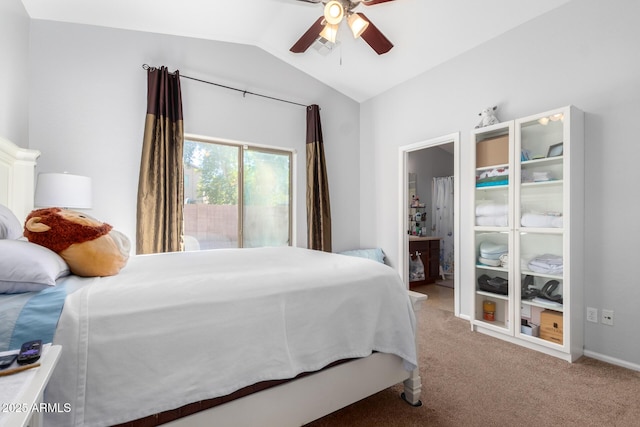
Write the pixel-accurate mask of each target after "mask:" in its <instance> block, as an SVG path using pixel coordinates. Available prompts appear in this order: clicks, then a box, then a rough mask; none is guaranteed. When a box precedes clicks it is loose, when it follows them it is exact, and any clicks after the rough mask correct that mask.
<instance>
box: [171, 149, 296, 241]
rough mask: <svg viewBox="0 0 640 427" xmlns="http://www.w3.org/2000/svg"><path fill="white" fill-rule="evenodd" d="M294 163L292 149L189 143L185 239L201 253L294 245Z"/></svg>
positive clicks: (187, 152) (186, 157)
mask: <svg viewBox="0 0 640 427" xmlns="http://www.w3.org/2000/svg"><path fill="white" fill-rule="evenodd" d="M291 164H292V153H291V152H290V151H285V150H278V149H272V148H263V147H252V146H247V145H237V144H231V143H226V142H225V143H222V142H216V141H213V140H204V139H195V138H187V139H185V143H184V197H185V206H184V234H185V236H190V237H193V238H195V239H196V240H198V243H199V246H200V249H218V248H236V247H244V248H251V247H261V246H284V245H290V244H291V230H292V221H291V215H292V214H291V213H292V206H291V200H292V190H291V182H292V178H291V177H292V172H291Z"/></svg>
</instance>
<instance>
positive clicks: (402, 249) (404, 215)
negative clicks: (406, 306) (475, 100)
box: [398, 132, 461, 317]
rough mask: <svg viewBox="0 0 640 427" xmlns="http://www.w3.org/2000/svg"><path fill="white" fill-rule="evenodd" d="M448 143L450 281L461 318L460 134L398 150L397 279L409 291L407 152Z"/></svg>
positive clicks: (428, 140) (455, 304)
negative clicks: (451, 177)
mask: <svg viewBox="0 0 640 427" xmlns="http://www.w3.org/2000/svg"><path fill="white" fill-rule="evenodd" d="M449 143H453V175H454V183H453V188H454V190H453V191H454V193H455V194H454V207H453V216H454V221H453V234H454V236H455V238H454V248H453V254H454V255H453V258H454V263H455V268H454V271H453V280H454V284H455V285H454V288H453V305H454V314H455V316H456V317H460V288H461V283H460V268H461V264H460V132H455V133H450V134H448V135H443V136H440V137H437V138H431V139H427V140H425V141H420V142H416V143H413V144H409V145H404V146H401V147H399V150H398V158H399V168H398V170H399V171H400V176H399V179H398V182H399V186H400V191H399V192H398V194H399V195H400V197H399V198H400V203H399V209H398V215H399V221H398V224H400V233H399V236H400V238H399V239H398V265H399V266H400V268H401V271H400V277H402V281H403V282H404V283H405V286H406V287H407V289H409V278H408V274H409V257H408V253H409V251H408V250H407V248H408V247H409V236H408V234H407V230H408V229H409V220H408V218H409V196H408V195H407V187H408V185H409V177H408V175H409V173H408V171H407V163H408V159H409V153H411V152H413V151H418V150H422V149H425V148H433V147H437V146H438V145H443V144H449Z"/></svg>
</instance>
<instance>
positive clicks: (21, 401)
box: [0, 345, 62, 427]
mask: <svg viewBox="0 0 640 427" xmlns="http://www.w3.org/2000/svg"><path fill="white" fill-rule="evenodd" d="M61 350H62V347H61V346H59V345H47V346H45V347H44V348H43V352H42V356H41V357H40V360H39V361H38V362H40V366H39V367H37V368H33V369H29V370H26V371H23V372H18V373H16V374H13V375H8V376H6V377H0V389H3V395H4V393H5V392H6V393H7V395H10V396H12V398H13V401H12V402H11V401H10V402H6V401H4V400H3V401H0V405H2V407H1V408H0V427H27V426H28V427H42V425H43V424H42V415H43V414H44V411H43V410H40V411H37V412H33V413H32V412H31V408H33V406H34V405H39V404H40V403H42V396H43V393H44V389H45V387H46V386H47V383H48V382H49V378H51V373H52V372H53V370H54V368H55V367H56V365H57V364H58V359H59V358H60V351H61ZM14 363H15V362H14ZM12 367H13V366H12ZM20 379H22V381H20ZM25 381H26V384H25ZM18 394H19V395H18ZM39 408H40V409H46V408H42V407H39Z"/></svg>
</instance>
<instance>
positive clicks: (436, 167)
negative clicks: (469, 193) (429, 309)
mask: <svg viewBox="0 0 640 427" xmlns="http://www.w3.org/2000/svg"><path fill="white" fill-rule="evenodd" d="M459 145H460V137H459V133H455V134H449V135H445V136H442V137H440V138H434V139H430V140H426V141H421V142H418V143H416V144H411V145H407V146H403V147H400V162H401V164H400V168H399V169H400V171H401V178H400V181H401V192H400V193H401V202H400V203H401V209H400V212H401V216H402V217H401V220H400V223H401V227H402V228H401V237H400V251H399V253H400V261H401V263H400V265H402V266H404V267H403V269H402V272H403V274H402V276H403V279H404V281H405V284H407V287H408V288H410V289H412V290H414V291H417V292H423V293H426V294H427V295H429V297H430V299H431V300H432V301H430V303H435V304H436V305H438V306H439V307H440V308H442V309H445V310H448V311H452V312H454V313H455V315H456V316H458V315H459V313H460V296H459V290H460V286H459V283H458V280H457V276H458V275H457V271H456V270H457V269H456V266H457V265H459V260H458V253H459V250H458V249H459V248H458V246H459V245H458V242H459V236H458V230H459V217H460V215H459V214H458V206H459V194H460V192H459V190H458V188H459V182H458V181H459V179H458V176H459V160H458V159H459V157H458V156H459ZM436 300H437V301H436Z"/></svg>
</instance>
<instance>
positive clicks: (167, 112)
mask: <svg viewBox="0 0 640 427" xmlns="http://www.w3.org/2000/svg"><path fill="white" fill-rule="evenodd" d="M147 85H148V91H147V116H146V121H145V127H144V139H143V145H142V157H141V160H140V179H139V182H138V213H137V220H138V226H137V236H136V251H137V253H139V254H148V253H157V252H174V251H179V250H181V246H182V227H183V225H182V224H183V222H182V216H183V204H184V189H183V176H184V171H183V166H182V151H183V142H184V126H183V120H182V95H181V92H180V74H179V72H178V71H177V70H176V71H175V72H174V73H169V71H168V70H167V68H166V67H161V68H160V69H157V68H154V67H151V68H149V69H148V70H147Z"/></svg>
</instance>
